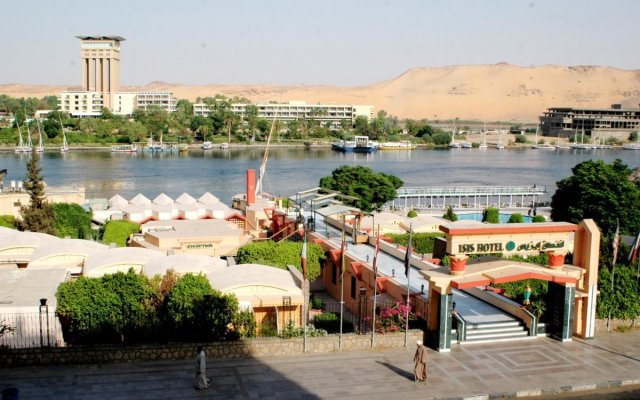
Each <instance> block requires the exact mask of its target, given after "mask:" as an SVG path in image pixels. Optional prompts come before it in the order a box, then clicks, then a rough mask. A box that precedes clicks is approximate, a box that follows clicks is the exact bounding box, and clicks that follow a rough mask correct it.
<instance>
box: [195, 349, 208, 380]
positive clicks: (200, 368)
mask: <svg viewBox="0 0 640 400" xmlns="http://www.w3.org/2000/svg"><path fill="white" fill-rule="evenodd" d="M208 387H209V378H207V360H206V359H205V354H204V350H203V349H202V346H198V355H197V356H196V390H204V389H207V388H208Z"/></svg>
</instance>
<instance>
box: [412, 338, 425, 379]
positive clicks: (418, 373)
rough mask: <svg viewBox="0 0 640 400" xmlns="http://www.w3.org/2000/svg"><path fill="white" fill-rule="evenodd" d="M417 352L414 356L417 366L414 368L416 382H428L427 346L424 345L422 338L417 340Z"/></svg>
mask: <svg viewBox="0 0 640 400" xmlns="http://www.w3.org/2000/svg"><path fill="white" fill-rule="evenodd" d="M416 344H417V345H418V347H417V348H416V354H415V356H414V357H413V361H414V362H415V367H414V368H413V376H414V380H415V381H416V382H418V381H419V382H422V383H427V348H426V347H424V346H423V345H422V340H418V341H417V342H416Z"/></svg>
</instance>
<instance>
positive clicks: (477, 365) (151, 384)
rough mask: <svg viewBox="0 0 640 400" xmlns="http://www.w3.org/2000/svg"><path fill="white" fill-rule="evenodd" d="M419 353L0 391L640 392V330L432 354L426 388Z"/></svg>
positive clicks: (114, 370)
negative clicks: (416, 368) (202, 376)
mask: <svg viewBox="0 0 640 400" xmlns="http://www.w3.org/2000/svg"><path fill="white" fill-rule="evenodd" d="M412 356H413V354H412V350H411V349H408V350H393V351H386V352H349V353H347V352H345V353H330V354H319V355H298V356H287V357H270V358H249V359H239V360H209V363H208V375H210V376H211V378H212V383H213V387H212V388H211V389H209V390H207V391H203V392H196V391H195V390H194V389H193V385H194V382H195V374H194V365H193V363H192V362H190V361H173V362H148V363H129V364H110V365H88V366H59V367H41V368H37V367H31V368H15V369H0V389H3V388H6V387H10V386H14V387H17V388H19V390H20V398H21V399H22V400H25V399H27V400H28V399H87V400H92V399H103V398H109V399H137V400H143V399H173V398H176V399H182V398H185V399H191V398H194V399H195V398H216V399H298V398H307V399H318V398H322V399H389V398H397V399H403V400H404V399H429V398H439V399H442V398H464V397H471V396H488V395H492V396H503V397H504V396H511V397H514V396H516V395H518V396H519V397H525V396H528V395H545V394H546V395H548V394H553V393H559V392H568V391H571V390H574V391H576V390H579V391H593V390H595V389H598V388H609V387H613V386H619V385H621V384H624V385H640V330H634V331H631V332H627V333H611V334H606V333H605V334H601V335H600V336H599V337H598V338H597V339H595V340H593V341H589V342H584V341H581V340H574V341H573V342H568V343H560V342H558V341H555V340H553V339H548V338H538V339H536V340H527V341H519V342H505V343H502V344H497V343H496V344H489V345H487V344H476V345H465V346H461V347H460V346H456V347H454V349H453V350H452V351H451V352H449V353H436V352H433V351H430V352H429V356H430V358H429V365H428V374H429V378H428V384H427V385H421V384H418V383H415V382H413V376H412V370H413V365H412V362H411V360H412V358H413V357H412ZM631 387H632V386H629V388H631ZM583 393H585V392H583ZM479 398H483V397H479ZM484 398H486V397H484Z"/></svg>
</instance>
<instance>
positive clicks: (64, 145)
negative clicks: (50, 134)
mask: <svg viewBox="0 0 640 400" xmlns="http://www.w3.org/2000/svg"><path fill="white" fill-rule="evenodd" d="M58 121H59V122H60V129H62V149H63V150H66V149H67V147H68V145H67V134H66V133H65V132H64V125H62V118H61V117H60V114H59V113H58Z"/></svg>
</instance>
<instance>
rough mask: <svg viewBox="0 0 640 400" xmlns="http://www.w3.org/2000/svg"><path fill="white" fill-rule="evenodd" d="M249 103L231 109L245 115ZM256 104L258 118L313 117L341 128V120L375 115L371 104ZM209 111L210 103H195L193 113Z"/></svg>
mask: <svg viewBox="0 0 640 400" xmlns="http://www.w3.org/2000/svg"><path fill="white" fill-rule="evenodd" d="M249 105H251V104H244V103H237V104H231V111H232V112H234V113H236V114H238V115H240V116H241V117H244V116H245V115H246V109H247V106H249ZM254 105H255V106H256V107H257V108H258V118H260V119H267V120H271V119H274V118H277V119H278V120H279V121H295V120H300V119H312V120H317V121H320V123H321V124H322V125H324V126H327V125H329V126H330V128H333V129H337V128H340V124H341V121H344V120H347V121H349V123H350V124H353V123H354V122H355V120H356V118H358V117H360V116H362V117H365V118H367V120H368V121H370V120H371V119H372V118H373V117H374V114H373V110H374V107H373V106H370V105H352V104H306V103H305V102H303V101H291V102H288V103H258V104H254ZM209 112H210V105H209V104H206V103H196V104H194V105H193V113H194V114H195V115H202V116H208V115H209Z"/></svg>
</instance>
